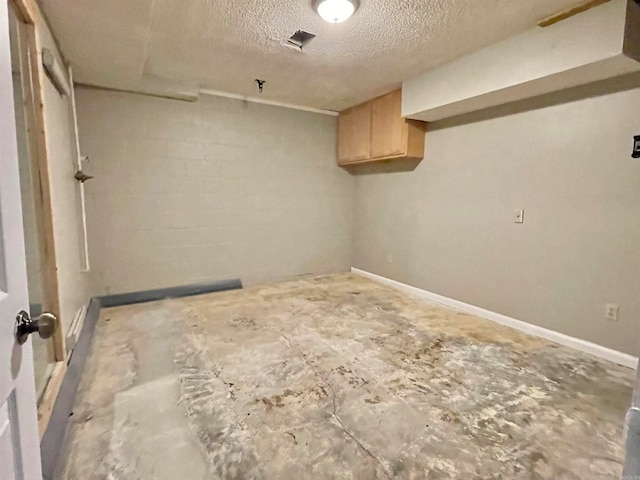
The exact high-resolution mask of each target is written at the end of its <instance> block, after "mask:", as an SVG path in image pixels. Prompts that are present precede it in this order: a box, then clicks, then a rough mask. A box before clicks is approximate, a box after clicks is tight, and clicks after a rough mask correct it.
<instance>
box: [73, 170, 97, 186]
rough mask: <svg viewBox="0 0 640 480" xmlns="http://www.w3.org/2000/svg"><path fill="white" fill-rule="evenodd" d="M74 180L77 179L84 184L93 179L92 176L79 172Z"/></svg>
mask: <svg viewBox="0 0 640 480" xmlns="http://www.w3.org/2000/svg"><path fill="white" fill-rule="evenodd" d="M73 178H75V179H76V180H77V181H79V182H80V183H84V182H86V181H87V180H91V179H92V178H93V176H92V175H87V174H86V173H84V172H83V171H82V170H78V171H77V172H76V174H75V175H74V176H73Z"/></svg>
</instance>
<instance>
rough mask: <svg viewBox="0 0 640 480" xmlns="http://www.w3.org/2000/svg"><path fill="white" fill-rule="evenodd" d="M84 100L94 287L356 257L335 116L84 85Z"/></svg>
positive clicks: (124, 288) (150, 284)
mask: <svg viewBox="0 0 640 480" xmlns="http://www.w3.org/2000/svg"><path fill="white" fill-rule="evenodd" d="M77 109H78V116H79V125H80V141H81V147H82V151H83V154H85V155H89V156H90V158H91V160H90V163H89V166H88V171H89V173H91V174H94V175H95V176H96V178H95V179H94V180H92V181H90V182H88V183H87V184H86V185H87V195H88V208H89V212H88V215H89V253H90V258H91V263H92V278H93V293H94V294H107V293H119V292H132V291H136V290H146V289H152V288H161V287H170V286H176V285H185V284H191V283H198V282H206V281H212V280H220V279H225V278H237V277H239V278H241V279H242V281H243V282H244V283H245V284H251V283H255V282H262V281H270V280H278V279H282V278H286V277H289V276H293V275H300V274H305V273H316V274H322V273H332V272H342V271H347V270H348V269H349V267H350V266H351V244H352V235H351V228H352V213H353V205H352V200H353V192H354V188H353V184H354V179H353V178H352V177H351V176H350V175H349V174H347V173H346V172H344V171H342V170H341V169H339V168H337V167H336V165H335V162H336V118H335V117H331V116H326V115H321V114H314V113H308V112H303V111H297V110H290V109H284V108H279V107H274V106H267V105H259V104H255V103H246V102H243V101H240V100H232V99H226V98H220V97H211V96H202V97H201V98H200V100H199V101H198V102H196V103H187V102H180V101H177V100H167V99H159V98H152V97H146V96H142V95H133V94H125V93H115V92H106V91H99V90H91V89H82V88H79V89H78V90H77Z"/></svg>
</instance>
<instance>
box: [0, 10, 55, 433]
mask: <svg viewBox="0 0 640 480" xmlns="http://www.w3.org/2000/svg"><path fill="white" fill-rule="evenodd" d="M0 1H3V0H0ZM4 1H7V2H8V3H9V4H10V7H11V6H13V7H15V9H14V10H15V12H16V15H17V16H18V17H19V18H18V19H19V21H20V22H21V25H20V28H19V32H18V34H19V41H20V43H21V44H23V42H24V45H27V47H28V48H26V49H25V48H20V56H21V58H20V64H21V68H22V65H25V64H26V63H27V62H28V66H29V68H28V75H25V73H26V72H24V71H23V72H22V75H21V80H22V97H23V98H22V100H23V108H24V112H25V120H26V121H25V123H26V132H27V149H28V152H29V169H30V171H31V182H32V188H31V189H32V194H33V197H34V198H33V202H34V210H35V218H36V222H37V224H38V229H37V236H38V239H37V242H38V250H39V262H40V270H41V272H42V292H43V300H42V310H43V311H49V312H52V313H53V314H54V315H56V316H57V317H58V320H59V321H60V323H59V327H58V331H57V332H56V334H55V335H54V337H53V342H52V343H53V349H52V350H53V352H52V353H53V358H52V359H51V360H52V361H53V362H56V364H55V366H54V369H53V371H52V372H51V376H50V378H49V380H48V383H47V386H46V388H45V391H44V393H43V395H42V397H41V398H40V399H38V425H39V430H40V437H42V435H44V432H45V430H46V427H47V425H48V423H49V418H50V417H51V412H52V410H53V405H54V403H55V400H56V398H57V396H58V392H59V390H60V386H61V384H62V379H63V377H64V374H65V371H66V367H67V352H66V347H65V332H64V331H63V328H62V318H61V313H62V312H61V310H60V294H59V292H60V290H59V283H58V269H57V260H56V248H55V237H54V228H53V205H52V203H51V183H50V177H49V153H48V149H47V142H46V128H45V112H44V110H45V108H46V106H45V104H44V82H45V81H46V79H45V73H44V69H43V67H42V50H41V44H40V40H39V38H38V29H37V28H36V26H37V25H40V24H45V25H46V20H45V18H44V17H43V16H42V13H41V12H40V9H39V7H38V5H37V4H36V3H35V0H4ZM23 70H26V69H23Z"/></svg>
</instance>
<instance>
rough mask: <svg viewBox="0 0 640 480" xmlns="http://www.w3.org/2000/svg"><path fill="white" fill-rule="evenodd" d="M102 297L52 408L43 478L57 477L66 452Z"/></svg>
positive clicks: (43, 453) (90, 315) (94, 300)
mask: <svg viewBox="0 0 640 480" xmlns="http://www.w3.org/2000/svg"><path fill="white" fill-rule="evenodd" d="M100 308H101V306H100V300H99V299H98V298H95V297H94V298H92V299H91V302H89V308H87V314H86V316H85V320H84V325H83V326H82V331H81V332H80V336H79V338H78V342H77V343H76V346H75V348H74V349H73V352H72V353H71V357H70V358H69V361H68V363H67V371H66V372H65V374H64V379H63V380H62V385H61V386H60V391H59V392H58V397H57V398H56V402H55V403H54V405H53V410H52V411H51V418H50V419H49V424H48V425H47V429H46V430H45V432H44V435H43V436H42V440H40V456H41V458H42V478H43V479H44V480H53V479H54V475H55V469H56V465H57V464H58V459H59V457H60V454H61V453H62V444H63V441H64V437H65V434H66V431H67V425H68V423H69V417H70V416H71V414H72V413H73V407H74V404H75V401H76V393H77V392H78V386H79V385H80V378H81V377H82V371H83V370H84V365H85V363H86V361H87V356H88V355H89V350H90V349H91V341H92V340H93V333H94V332H95V329H96V324H97V323H98V318H100Z"/></svg>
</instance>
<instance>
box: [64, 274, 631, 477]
mask: <svg viewBox="0 0 640 480" xmlns="http://www.w3.org/2000/svg"><path fill="white" fill-rule="evenodd" d="M633 373H634V372H633V371H632V370H630V369H627V368H623V367H619V366H616V365H614V364H611V363H608V362H605V361H601V360H598V359H595V358H592V357H590V356H588V355H586V354H583V353H580V352H576V351H574V350H571V349H569V348H565V347H560V346H557V345H554V344H551V343H548V342H546V341H542V340H540V339H537V338H534V337H531V336H527V335H523V334H520V333H518V332H515V331H513V330H510V329H508V328H505V327H501V326H498V325H496V324H493V323H491V322H488V321H485V320H481V319H479V318H476V317H473V316H469V315H465V314H462V313H458V312H455V311H452V310H448V309H445V308H442V307H439V306H436V305H431V304H428V303H425V302H424V301H422V300H417V299H413V298H411V297H408V296H406V295H404V294H402V293H400V292H397V291H395V290H392V289H390V288H388V287H384V286H380V285H378V284H375V283H373V282H371V281H369V280H365V279H363V278H360V277H357V276H353V275H335V276H325V277H319V278H305V279H301V280H298V281H291V282H286V283H280V284H273V285H265V286H258V287H255V288H250V289H247V290H241V291H234V292H226V293H218V294H211V295H204V296H199V297H191V298H183V299H174V300H165V301H161V302H156V303H149V304H143V305H136V306H128V307H120V308H114V309H109V310H103V312H102V315H101V319H100V322H99V324H98V327H97V332H96V337H95V340H94V345H93V348H92V352H91V355H90V357H89V359H88V362H87V367H86V370H85V373H84V375H83V379H82V383H81V385H80V391H79V396H78V399H77V404H76V408H75V411H74V415H73V417H72V418H71V420H72V421H71V425H70V432H69V436H68V440H67V443H66V446H65V458H64V460H63V465H62V469H61V471H60V472H59V475H58V478H59V479H68V480H78V479H83V480H91V479H123V480H124V479H126V480H136V479H141V480H150V479H154V480H155V479H159V480H160V479H162V480H164V479H167V480H168V479H171V480H175V479H185V480H186V479H189V480H190V479H194V480H200V479H243V480H249V479H273V480H275V479H296V480H297V479H333V478H339V479H363V480H365V479H366V480H372V479H389V478H399V479H446V478H456V479H458V478H460V479H462V478H464V479H505V480H506V479H527V480H529V479H539V478H548V479H556V480H558V479H580V480H585V479H603V478H619V476H620V475H621V471H622V467H621V465H622V460H623V440H622V437H623V421H624V415H625V411H626V409H627V408H628V406H629V403H630V398H631V389H632V384H633Z"/></svg>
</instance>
